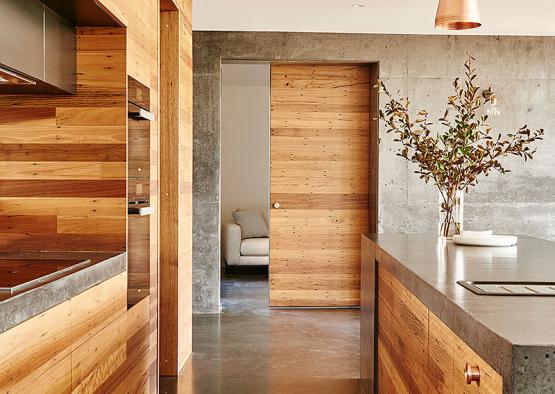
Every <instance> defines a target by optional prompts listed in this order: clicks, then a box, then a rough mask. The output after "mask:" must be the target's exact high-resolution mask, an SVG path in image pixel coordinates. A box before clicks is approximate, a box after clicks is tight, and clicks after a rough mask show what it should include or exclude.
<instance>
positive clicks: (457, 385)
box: [361, 242, 503, 394]
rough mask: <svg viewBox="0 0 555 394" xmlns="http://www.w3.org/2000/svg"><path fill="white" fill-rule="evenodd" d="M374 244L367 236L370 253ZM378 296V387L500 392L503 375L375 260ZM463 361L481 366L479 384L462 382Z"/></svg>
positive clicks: (387, 389)
mask: <svg viewBox="0 0 555 394" xmlns="http://www.w3.org/2000/svg"><path fill="white" fill-rule="evenodd" d="M372 245H374V246H375V244H373V243H371V242H370V243H369V245H368V246H369V248H368V250H369V251H370V252H369V253H370V254H371V253H372V249H371V247H372ZM376 250H379V248H377V247H376ZM366 275H367V276H369V275H368V273H367V274H366ZM377 302H378V365H377V374H378V392H380V393H381V392H384V393H393V392H395V393H442V394H446V393H491V394H493V393H496V394H500V393H502V392H503V379H502V377H501V375H499V374H498V373H497V372H496V371H495V370H494V369H493V368H492V367H491V366H490V365H488V364H487V363H486V362H485V361H484V360H483V359H482V358H481V357H480V356H478V355H477V354H476V353H475V352H474V351H473V350H472V349H471V348H470V347H469V346H468V345H467V344H466V343H464V342H463V341H462V340H461V339H460V338H459V337H458V336H457V335H456V334H455V333H454V332H453V331H451V330H450V329H449V328H448V327H447V326H446V325H445V324H444V323H443V322H442V321H441V320H440V319H439V318H438V317H437V316H436V315H434V314H433V313H432V312H430V311H429V310H428V309H427V308H426V307H425V306H424V304H422V303H421V302H420V301H419V300H418V299H417V298H416V297H415V296H414V295H413V294H412V293H411V292H410V291H409V290H408V289H407V288H405V287H404V286H403V285H402V284H401V283H400V282H399V281H398V280H397V279H396V278H395V277H394V275H392V274H391V272H389V271H388V270H387V269H386V268H384V267H382V266H381V265H379V266H378V299H377ZM362 314H363V316H362V317H361V318H362V321H365V320H366V319H369V318H370V315H371V314H370V313H369V311H366V310H363V311H362ZM361 334H363V331H362V330H361ZM361 340H362V339H361ZM361 351H363V352H365V354H364V355H363V356H362V359H363V360H364V359H365V358H367V357H369V355H370V353H368V350H364V348H363V349H362V350H361ZM466 363H469V364H470V365H476V366H479V368H480V374H481V377H480V383H479V384H477V383H475V382H474V383H472V384H467V383H466V380H465V376H464V368H465V365H466ZM367 364H368V363H367Z"/></svg>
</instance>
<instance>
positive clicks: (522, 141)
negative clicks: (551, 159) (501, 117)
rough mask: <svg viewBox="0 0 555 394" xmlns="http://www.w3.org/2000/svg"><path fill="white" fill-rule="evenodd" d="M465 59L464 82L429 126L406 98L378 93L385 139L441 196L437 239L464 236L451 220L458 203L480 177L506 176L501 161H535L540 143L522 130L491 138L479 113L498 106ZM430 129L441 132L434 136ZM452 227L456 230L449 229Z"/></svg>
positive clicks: (379, 85) (539, 136) (539, 132)
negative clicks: (388, 135) (508, 158)
mask: <svg viewBox="0 0 555 394" xmlns="http://www.w3.org/2000/svg"><path fill="white" fill-rule="evenodd" d="M474 60H475V59H474V58H473V57H472V56H470V55H469V56H468V60H467V61H466V62H465V64H464V68H465V77H464V79H463V80H462V81H461V79H460V78H456V79H455V80H454V82H453V87H454V93H455V94H454V95H452V96H449V98H448V100H447V109H446V111H445V113H444V114H443V116H442V117H441V118H439V119H438V120H437V122H435V123H434V122H432V121H430V120H429V114H428V111H426V110H421V111H420V112H418V113H417V115H416V116H415V119H414V120H412V118H411V116H410V113H409V105H410V101H409V99H408V98H398V99H397V98H395V97H393V95H392V94H391V93H390V92H389V91H388V90H387V88H386V86H385V84H384V83H383V81H381V80H379V81H378V83H377V85H376V87H377V88H378V89H379V92H380V93H381V94H384V95H385V96H387V98H388V101H387V102H386V104H385V106H384V109H383V110H380V111H379V118H380V119H381V120H382V121H384V122H385V124H386V126H387V132H388V133H394V134H395V139H394V141H395V142H398V143H400V144H401V148H400V149H399V152H398V153H397V155H399V156H401V157H403V158H405V159H406V160H408V161H410V162H412V163H415V164H416V165H417V166H418V169H417V170H416V171H415V173H416V174H418V175H419V177H420V178H421V179H423V180H424V181H425V182H426V183H428V182H430V181H431V182H433V183H434V184H435V185H436V187H437V188H438V190H439V194H440V212H441V214H442V216H443V218H444V220H443V223H440V225H439V235H440V236H443V237H448V236H450V235H452V234H453V233H455V234H459V233H460V232H461V231H462V220H461V221H456V220H454V216H455V214H456V212H455V210H456V208H457V201H458V199H462V196H463V195H464V193H467V192H468V190H469V188H471V187H473V186H476V184H477V183H478V177H479V176H481V175H485V176H487V175H488V174H489V173H490V172H491V171H492V170H495V171H498V172H500V173H502V174H505V173H507V172H510V170H508V169H506V168H505V167H504V166H503V165H502V164H501V162H500V159H502V158H503V157H506V156H509V155H514V156H519V157H521V158H523V159H524V160H525V161H526V160H528V159H530V160H531V159H533V155H534V154H535V152H536V148H533V145H534V143H535V142H536V141H538V140H542V136H543V135H544V130H543V129H539V130H536V131H534V132H532V131H530V129H529V128H528V126H523V127H521V128H520V129H518V131H516V132H515V133H514V134H502V133H495V132H494V131H493V130H492V127H491V126H490V125H489V124H488V123H487V121H488V115H487V114H484V111H483V107H484V106H485V105H492V104H494V102H495V101H496V96H495V93H494V92H493V91H492V89H491V88H487V89H482V88H480V87H478V86H476V85H475V80H476V78H477V73H476V69H474V68H473V65H472V62H473V61H474ZM432 127H434V128H435V127H441V128H443V129H444V130H443V131H441V132H439V131H438V132H433V131H432ZM453 227H454V228H453Z"/></svg>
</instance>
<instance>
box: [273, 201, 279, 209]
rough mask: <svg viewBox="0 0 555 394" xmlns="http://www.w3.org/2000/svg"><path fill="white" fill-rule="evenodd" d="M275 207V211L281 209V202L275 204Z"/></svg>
mask: <svg viewBox="0 0 555 394" xmlns="http://www.w3.org/2000/svg"><path fill="white" fill-rule="evenodd" d="M273 207H274V208H275V209H279V207H281V205H280V203H279V202H275V203H274V205H273Z"/></svg>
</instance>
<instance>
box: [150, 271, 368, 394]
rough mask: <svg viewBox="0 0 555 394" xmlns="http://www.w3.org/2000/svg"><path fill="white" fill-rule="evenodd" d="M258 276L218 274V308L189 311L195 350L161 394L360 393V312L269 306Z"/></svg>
mask: <svg viewBox="0 0 555 394" xmlns="http://www.w3.org/2000/svg"><path fill="white" fill-rule="evenodd" d="M267 300H268V290H267V278H266V277H264V276H263V275H233V276H226V277H223V280H222V307H223V312H222V313H221V314H220V315H195V316H194V318H193V355H192V356H191V358H190V360H189V362H188V363H187V365H186V366H185V368H184V369H183V371H182V372H181V375H180V376H179V377H178V378H161V382H160V392H161V393H168V394H169V393H180V394H189V393H191V394H193V393H194V394H204V393H207V394H212V393H225V394H227V393H241V394H242V393H246V394H249V393H300V394H303V393H307V394H308V393H311V394H312V393H323V394H327V393H330V394H332V393H346V394H349V393H358V392H359V379H358V378H359V311H357V310H282V309H280V310H275V309H272V310H270V309H269V308H268V301H267Z"/></svg>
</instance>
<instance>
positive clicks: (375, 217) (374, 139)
mask: <svg viewBox="0 0 555 394" xmlns="http://www.w3.org/2000/svg"><path fill="white" fill-rule="evenodd" d="M230 63H231V64H233V63H235V64H269V66H270V77H271V67H272V65H275V64H324V65H325V64H338V65H340V64H357V65H367V66H368V68H369V71H370V80H371V81H376V83H377V81H378V79H379V76H380V72H379V69H380V63H379V61H376V62H368V61H360V60H347V59H346V60H340V59H338V60H325V61H324V60H314V61H308V60H303V61H296V60H287V59H285V60H249V59H233V58H225V59H224V58H222V59H220V71H219V76H220V86H219V89H220V99H221V97H222V83H221V81H222V67H221V66H222V64H230ZM268 105H269V106H270V105H271V82H270V97H269V98H268ZM369 105H370V128H369V138H370V144H369V149H370V150H369V155H370V159H369V171H368V177H369V179H368V187H369V190H368V233H377V232H378V221H379V211H378V202H379V140H380V138H379V118H378V115H379V94H378V89H377V88H375V87H374V85H371V86H370V103H369ZM269 113H270V119H269V126H270V127H269V130H268V132H269V133H271V108H270V111H269ZM218 122H219V125H220V129H221V125H222V107H221V102H220V111H219V118H218ZM219 139H220V146H221V133H220V135H219ZM270 144H271V138H270V141H269V144H268V147H267V149H268V150H269V151H270V148H271V147H270ZM270 161H271V155H269V161H268V167H270ZM221 165H222V163H221V160H220V163H219V171H220V174H221ZM269 171H270V170H269ZM269 174H270V172H269ZM270 177H271V174H270V175H269V179H268V185H267V190H268V194H270V179H271V178H270ZM221 182H222V180H221V176H220V180H219V183H220V195H219V199H220V201H219V204H220V206H219V209H218V226H219V228H218V230H219V231H218V241H219V242H218V248H219V249H220V252H221V247H222V228H221V224H222V215H221ZM271 203H272V202H271V201H269V204H270V206H269V207H268V212H270V210H271ZM269 226H270V217H269V216H268V227H269ZM220 256H221V255H220ZM269 269H270V265H268V274H269ZM268 279H269V277H268ZM221 285H222V278H221V270H220V272H219V273H218V300H219V303H220V305H221V294H220V289H221ZM268 287H269V281H268ZM268 297H269V294H268ZM272 308H282V307H272ZM286 308H289V307H286Z"/></svg>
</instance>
